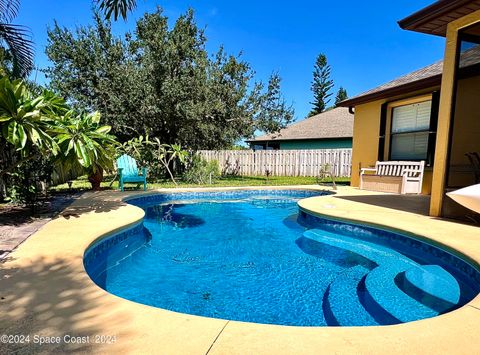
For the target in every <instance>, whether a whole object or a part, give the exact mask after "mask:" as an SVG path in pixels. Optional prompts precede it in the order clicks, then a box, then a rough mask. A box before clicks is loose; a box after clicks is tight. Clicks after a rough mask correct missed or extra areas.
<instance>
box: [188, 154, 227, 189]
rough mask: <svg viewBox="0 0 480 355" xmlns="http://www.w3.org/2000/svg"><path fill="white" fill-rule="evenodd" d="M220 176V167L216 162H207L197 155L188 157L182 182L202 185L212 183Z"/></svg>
mask: <svg viewBox="0 0 480 355" xmlns="http://www.w3.org/2000/svg"><path fill="white" fill-rule="evenodd" d="M220 176H221V171H220V166H219V164H218V161H217V160H210V161H207V160H205V159H203V158H202V157H201V156H200V155H198V154H193V155H191V156H190V158H189V161H188V164H187V165H186V170H185V172H184V174H183V180H185V181H186V182H188V183H192V184H199V185H204V184H208V183H210V182H214V181H215V180H216V179H218V178H219V177H220Z"/></svg>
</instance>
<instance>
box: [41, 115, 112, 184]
mask: <svg viewBox="0 0 480 355" xmlns="http://www.w3.org/2000/svg"><path fill="white" fill-rule="evenodd" d="M110 130H111V127H110V126H102V125H100V113H98V112H94V113H91V114H86V113H80V114H77V113H76V112H75V111H69V112H67V113H66V114H65V115H64V116H63V117H62V118H61V119H60V120H59V121H58V122H57V123H56V125H55V127H52V128H51V129H50V132H51V133H53V134H54V135H55V142H56V143H57V144H58V146H59V148H60V151H61V153H60V154H59V155H58V157H57V159H56V160H55V165H56V166H60V167H61V169H63V170H64V171H71V170H73V171H84V172H85V173H87V174H88V181H89V182H90V183H91V184H92V188H93V189H94V190H99V189H100V183H101V182H102V180H103V172H104V171H112V170H113V168H114V164H113V162H114V160H115V156H116V147H117V145H118V142H117V141H116V138H115V136H113V135H111V134H109V132H110Z"/></svg>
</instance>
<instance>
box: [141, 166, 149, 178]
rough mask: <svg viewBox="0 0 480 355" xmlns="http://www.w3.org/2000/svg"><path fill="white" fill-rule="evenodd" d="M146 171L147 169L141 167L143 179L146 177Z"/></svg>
mask: <svg viewBox="0 0 480 355" xmlns="http://www.w3.org/2000/svg"><path fill="white" fill-rule="evenodd" d="M147 171H148V168H146V167H143V168H142V176H145V177H146V176H147Z"/></svg>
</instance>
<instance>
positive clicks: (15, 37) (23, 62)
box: [0, 0, 34, 77]
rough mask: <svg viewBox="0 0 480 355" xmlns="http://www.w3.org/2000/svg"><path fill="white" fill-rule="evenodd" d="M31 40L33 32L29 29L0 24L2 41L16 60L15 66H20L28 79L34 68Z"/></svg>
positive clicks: (23, 74)
mask: <svg viewBox="0 0 480 355" xmlns="http://www.w3.org/2000/svg"><path fill="white" fill-rule="evenodd" d="M0 1H2V0H0ZM30 38H31V32H30V30H29V29H28V27H25V26H22V25H13V24H9V23H0V40H2V41H3V42H5V43H6V45H7V46H8V47H9V48H10V51H11V53H12V55H13V58H14V64H15V65H17V66H18V68H19V73H20V75H21V76H22V77H26V76H27V75H28V73H30V71H31V70H32V69H33V66H34V64H33V57H34V49H33V48H34V47H33V42H32V40H31V39H30Z"/></svg>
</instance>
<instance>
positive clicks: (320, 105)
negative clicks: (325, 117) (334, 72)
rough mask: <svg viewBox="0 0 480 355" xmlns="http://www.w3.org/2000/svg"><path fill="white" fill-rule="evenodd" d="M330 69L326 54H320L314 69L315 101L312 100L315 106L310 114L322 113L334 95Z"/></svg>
mask: <svg viewBox="0 0 480 355" xmlns="http://www.w3.org/2000/svg"><path fill="white" fill-rule="evenodd" d="M330 71H331V69H330V65H328V63H327V57H326V56H325V55H324V54H319V55H318V57H317V60H316V61H315V67H314V70H313V82H312V92H313V98H314V101H313V102H311V104H312V105H313V108H312V111H310V114H309V115H310V116H313V115H317V114H319V113H322V112H323V111H325V109H326V108H327V104H328V102H329V101H330V100H329V97H330V96H332V93H331V92H330V90H331V89H332V87H333V80H331V79H330Z"/></svg>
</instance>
